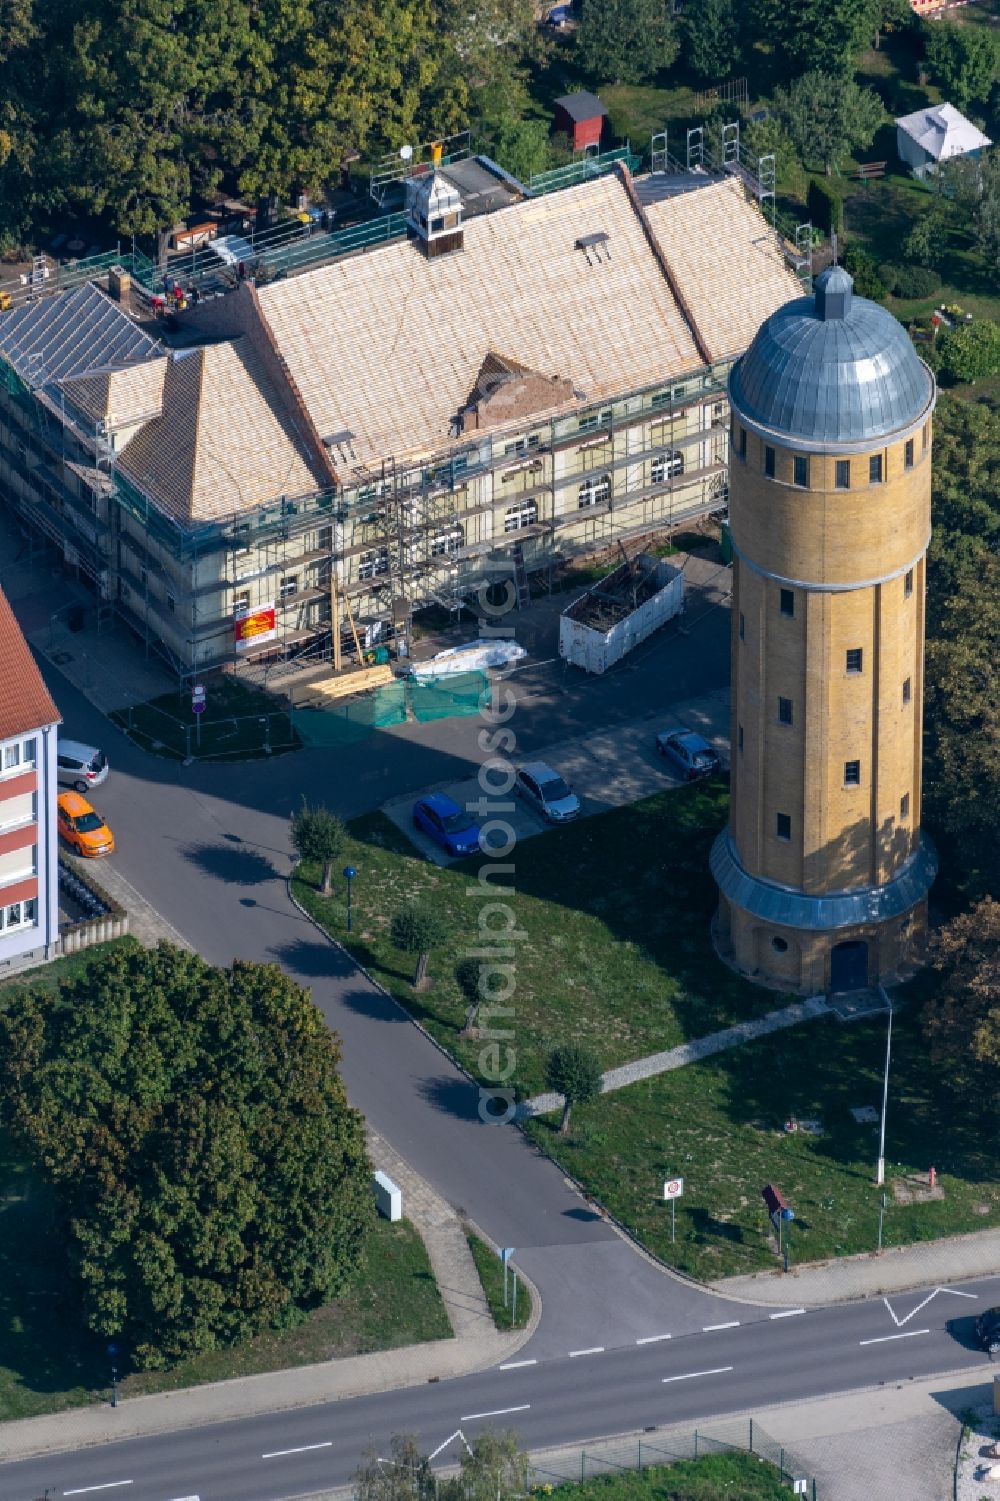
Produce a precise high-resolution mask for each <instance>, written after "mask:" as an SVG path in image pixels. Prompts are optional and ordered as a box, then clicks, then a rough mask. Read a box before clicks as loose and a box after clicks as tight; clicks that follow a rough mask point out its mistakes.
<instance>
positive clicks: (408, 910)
mask: <svg viewBox="0 0 1000 1501" xmlns="http://www.w3.org/2000/svg"><path fill="white" fill-rule="evenodd" d="M447 936H448V926H447V924H446V922H445V920H444V918H443V917H442V916H441V914H440V913H439V912H437V911H435V909H434V908H433V907H428V906H426V905H425V904H423V903H419V902H411V903H410V904H409V906H406V907H402V908H400V910H399V911H398V912H397V913H396V914H395V916H394V917H393V919H392V923H391V925H390V929H389V937H390V939H391V941H392V943H393V945H394V947H395V948H397V949H402V951H403V953H404V954H416V955H417V956H418V957H417V968H416V972H415V974H414V976H413V983H414V985H421V984H423V982H424V981H425V980H426V979H427V966H428V964H429V962H430V957H431V950H432V949H436V948H438V946H439V945H440V944H442V943H444V941H445V939H446V938H447Z"/></svg>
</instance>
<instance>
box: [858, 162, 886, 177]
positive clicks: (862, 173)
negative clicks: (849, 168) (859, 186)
mask: <svg viewBox="0 0 1000 1501" xmlns="http://www.w3.org/2000/svg"><path fill="white" fill-rule="evenodd" d="M887 165H888V163H886V162H864V163H863V164H862V165H861V166H860V167H855V169H854V171H853V172H852V173H851V174H850V175H851V177H857V178H858V179H859V180H860V181H861V182H870V181H871V179H872V178H873V177H884V176H885V169H886V166H887Z"/></svg>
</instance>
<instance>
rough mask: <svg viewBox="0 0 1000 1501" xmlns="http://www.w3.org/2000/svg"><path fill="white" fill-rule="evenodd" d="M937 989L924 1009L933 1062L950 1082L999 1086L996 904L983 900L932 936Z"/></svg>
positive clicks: (999, 923)
mask: <svg viewBox="0 0 1000 1501" xmlns="http://www.w3.org/2000/svg"><path fill="white" fill-rule="evenodd" d="M930 960H931V966H932V968H933V969H934V970H935V971H936V972H937V974H938V976H939V977H940V978H939V983H938V985H937V987H936V989H935V992H934V995H933V997H932V998H931V1000H930V1001H929V1002H928V1003H927V1005H926V1007H925V1009H924V1017H923V1019H924V1029H925V1032H926V1034H927V1037H928V1038H929V1040H930V1044H931V1050H932V1053H933V1055H934V1057H935V1058H937V1059H938V1060H939V1061H940V1062H942V1063H944V1064H946V1065H947V1066H948V1069H949V1071H950V1072H951V1075H952V1077H953V1078H954V1079H956V1080H957V1081H958V1082H962V1081H967V1080H969V1079H970V1075H971V1076H977V1075H978V1076H985V1077H986V1078H987V1079H988V1080H989V1081H990V1087H991V1088H992V1089H994V1090H995V1089H996V1087H997V1083H998V1082H1000V902H996V901H994V900H993V898H992V897H984V898H983V900H982V901H980V902H977V903H976V905H975V906H974V907H972V908H971V910H970V911H968V912H963V913H962V914H961V915H960V916H959V917H955V918H953V919H952V920H951V922H949V923H946V924H945V926H944V927H943V928H940V929H939V930H938V932H937V933H935V934H934V935H933V938H932V940H931V945H930Z"/></svg>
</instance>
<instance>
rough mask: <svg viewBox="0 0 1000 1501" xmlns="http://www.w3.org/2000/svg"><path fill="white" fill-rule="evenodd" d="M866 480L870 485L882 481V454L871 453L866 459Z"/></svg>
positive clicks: (878, 483)
mask: <svg viewBox="0 0 1000 1501" xmlns="http://www.w3.org/2000/svg"><path fill="white" fill-rule="evenodd" d="M868 482H869V484H872V485H880V484H881V483H882V455H881V454H880V453H873V454H872V456H871V458H870V459H869V460H868Z"/></svg>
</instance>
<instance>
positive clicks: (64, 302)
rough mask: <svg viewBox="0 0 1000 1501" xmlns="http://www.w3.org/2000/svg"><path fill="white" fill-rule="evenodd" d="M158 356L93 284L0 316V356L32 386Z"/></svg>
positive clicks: (154, 346) (147, 339)
mask: <svg viewBox="0 0 1000 1501" xmlns="http://www.w3.org/2000/svg"><path fill="white" fill-rule="evenodd" d="M160 353H161V349H160V345H159V343H158V342H157V341H156V340H155V339H151V338H150V337H149V335H148V334H146V333H144V332H143V331H142V329H141V328H139V327H138V325H137V324H135V323H133V321H132V319H131V318H129V317H128V315H127V314H126V313H123V312H122V310H121V308H120V307H119V306H118V305H117V303H114V302H112V301H111V299H110V298H109V297H106V296H105V295H104V293H103V292H101V291H100V290H99V289H98V288H97V287H95V286H94V285H93V283H92V282H87V283H86V284H85V285H84V286H82V287H77V288H76V289H75V290H74V291H72V292H62V293H60V294H59V295H57V296H55V297H41V298H39V299H38V300H37V301H36V302H26V303H23V304H22V305H21V306H20V307H17V308H12V309H11V310H10V312H7V313H5V314H4V316H3V318H0V357H2V358H3V359H5V360H6V361H7V363H8V364H9V365H11V366H13V368H14V370H15V371H16V372H17V374H18V375H19V376H20V377H21V379H22V380H23V381H24V383H25V384H26V385H28V386H32V387H36V386H45V385H49V384H50V383H51V382H53V381H59V380H66V379H67V378H68V377H70V376H73V375H83V374H86V373H88V372H90V371H94V370H104V369H107V368H108V367H110V366H114V365H127V364H135V363H137V362H138V361H140V360H149V359H153V358H154V357H155V356H156V355H158V354H160Z"/></svg>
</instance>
